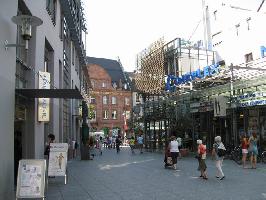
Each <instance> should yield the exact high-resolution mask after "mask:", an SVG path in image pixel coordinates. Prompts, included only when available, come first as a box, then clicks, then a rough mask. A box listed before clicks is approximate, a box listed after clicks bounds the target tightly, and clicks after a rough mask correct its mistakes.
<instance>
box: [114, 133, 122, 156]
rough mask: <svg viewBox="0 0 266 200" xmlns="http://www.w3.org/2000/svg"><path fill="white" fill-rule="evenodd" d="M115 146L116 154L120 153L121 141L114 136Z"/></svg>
mask: <svg viewBox="0 0 266 200" xmlns="http://www.w3.org/2000/svg"><path fill="white" fill-rule="evenodd" d="M115 145H116V153H119V152H120V145H121V140H120V137H119V136H116V139H115Z"/></svg>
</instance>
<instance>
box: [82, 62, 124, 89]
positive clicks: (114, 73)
mask: <svg viewBox="0 0 266 200" xmlns="http://www.w3.org/2000/svg"><path fill="white" fill-rule="evenodd" d="M86 63H87V65H89V64H96V65H99V66H101V67H102V68H104V69H105V70H106V72H107V73H108V74H109V75H110V77H111V79H112V83H114V82H115V83H116V84H117V86H119V82H120V80H121V82H122V84H123V85H124V84H125V83H127V84H128V81H127V80H126V77H125V74H124V71H123V69H122V66H121V64H120V63H119V62H118V61H116V60H111V59H106V58H95V57H87V58H86ZM127 89H129V87H127Z"/></svg>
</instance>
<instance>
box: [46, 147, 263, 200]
mask: <svg viewBox="0 0 266 200" xmlns="http://www.w3.org/2000/svg"><path fill="white" fill-rule="evenodd" d="M163 157H164V156H163V155H162V154H159V153H148V152H145V153H144V154H138V153H136V154H135V155H131V153H130V150H129V148H123V149H122V151H121V152H120V153H119V154H117V153H116V151H115V150H114V149H110V150H109V149H106V150H104V152H103V155H102V156H96V157H95V159H94V160H90V161H80V160H73V161H72V162H71V163H69V164H68V171H69V182H68V184H67V185H64V182H63V181H57V180H56V181H54V182H52V181H50V182H49V187H48V195H47V199H49V200H50V199H51V200H52V199H56V200H57V199H58V200H61V199H63V200H69V199H73V200H76V199H77V200H83V199H84V200H105V199H106V200H142V199H143V200H160V199H162V200H176V199H178V200H198V199H204V200H214V199H215V200H224V199H226V200H231V199H232V200H238V199H239V200H263V199H266V187H265V180H266V164H258V168H257V169H256V170H252V169H242V167H241V166H239V165H237V164H236V163H235V162H234V161H231V160H225V161H224V166H223V170H224V173H225V175H226V178H225V179H224V180H222V181H221V180H218V179H216V178H215V171H216V168H215V163H214V161H212V160H211V159H207V162H206V163H207V167H208V168H207V172H208V176H209V179H208V180H207V181H206V180H203V179H200V178H199V177H198V176H199V171H197V166H198V163H197V160H196V159H195V158H194V157H184V158H182V159H179V160H178V164H177V166H178V170H176V171H175V170H172V169H165V168H164V163H163Z"/></svg>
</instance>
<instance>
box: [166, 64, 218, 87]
mask: <svg viewBox="0 0 266 200" xmlns="http://www.w3.org/2000/svg"><path fill="white" fill-rule="evenodd" d="M219 69H220V65H219V64H218V63H216V64H213V65H208V66H206V67H204V68H203V70H201V69H198V70H196V71H192V72H188V73H186V74H184V75H182V76H181V77H177V76H174V75H168V76H166V77H165V90H166V91H172V90H173V89H174V88H175V87H176V86H178V85H181V84H186V83H188V82H191V81H193V80H195V79H196V78H199V79H203V78H206V77H209V76H213V75H215V74H217V73H219Z"/></svg>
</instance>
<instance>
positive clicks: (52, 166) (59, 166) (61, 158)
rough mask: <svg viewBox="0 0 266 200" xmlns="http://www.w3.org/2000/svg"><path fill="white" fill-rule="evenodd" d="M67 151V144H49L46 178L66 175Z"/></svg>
mask: <svg viewBox="0 0 266 200" xmlns="http://www.w3.org/2000/svg"><path fill="white" fill-rule="evenodd" d="M67 151H68V144H67V143H50V154H49V166H48V176H65V175H66V166H67Z"/></svg>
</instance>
